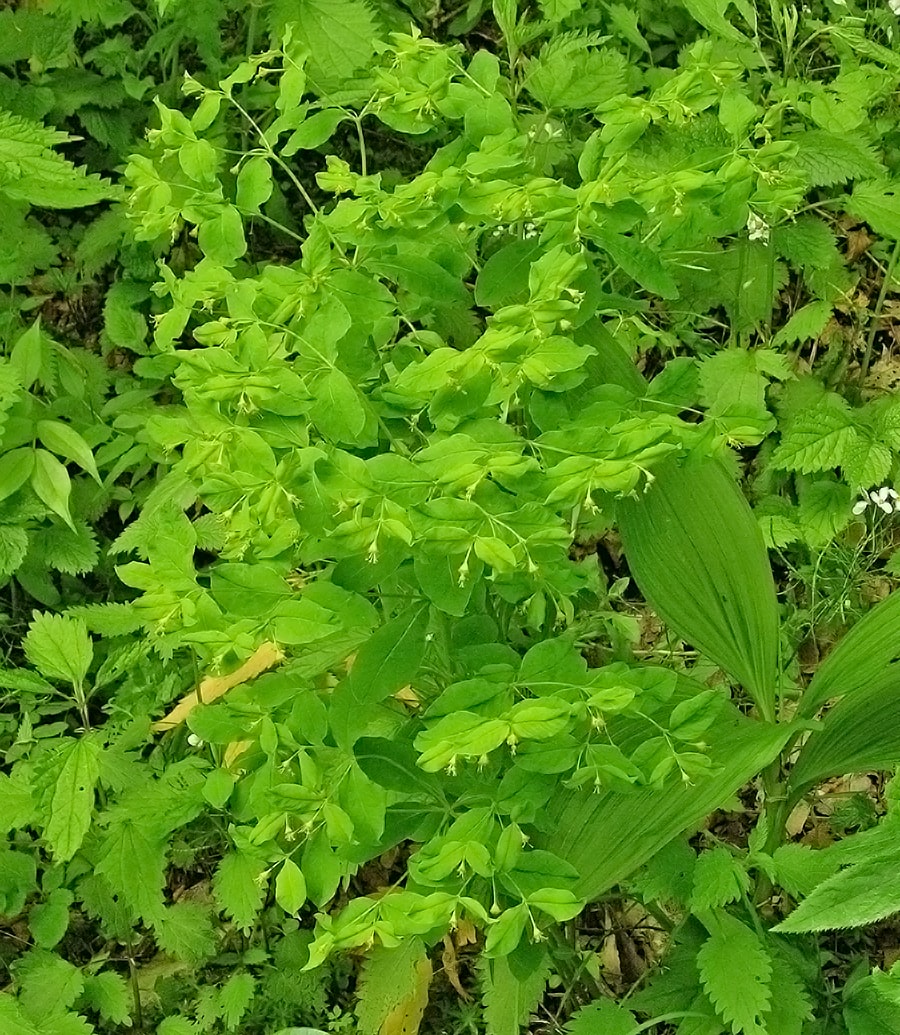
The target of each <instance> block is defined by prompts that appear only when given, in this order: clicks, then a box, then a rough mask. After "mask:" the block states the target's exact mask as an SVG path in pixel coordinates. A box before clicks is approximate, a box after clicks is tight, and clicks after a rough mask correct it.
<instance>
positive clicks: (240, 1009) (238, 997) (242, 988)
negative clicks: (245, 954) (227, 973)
mask: <svg viewBox="0 0 900 1035" xmlns="http://www.w3.org/2000/svg"><path fill="white" fill-rule="evenodd" d="M255 992H256V979H255V978H254V977H253V975H252V974H248V973H247V972H246V971H244V972H242V973H239V974H232V975H231V977H230V978H229V979H228V980H227V981H226V982H225V984H224V985H223V986H222V987H221V988H220V989H219V997H218V998H219V1007H220V1010H221V1013H222V1020H223V1022H224V1024H225V1030H226V1031H234V1030H235V1028H236V1027H237V1026H238V1025H239V1024H240V1022H241V1018H242V1017H243V1016H244V1014H245V1013H246V1012H247V1008H248V1007H249V1006H250V1003H251V1002H252V1001H253V996H254V994H255Z"/></svg>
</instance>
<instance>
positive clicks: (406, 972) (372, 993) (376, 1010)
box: [356, 938, 426, 1035]
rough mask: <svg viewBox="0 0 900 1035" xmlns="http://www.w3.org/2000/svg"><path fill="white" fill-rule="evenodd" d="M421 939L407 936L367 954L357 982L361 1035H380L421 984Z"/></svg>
mask: <svg viewBox="0 0 900 1035" xmlns="http://www.w3.org/2000/svg"><path fill="white" fill-rule="evenodd" d="M425 959H426V955H425V948H424V946H423V944H422V942H421V941H420V939H418V938H405V939H404V940H403V941H402V942H401V943H400V944H399V945H397V946H395V947H394V948H386V947H385V946H382V945H376V946H374V947H373V948H371V949H370V950H369V951H368V953H366V957H365V960H364V961H363V964H362V972H361V974H360V978H359V981H358V982H357V996H358V1002H357V1004H356V1019H357V1026H358V1027H357V1030H358V1032H359V1033H360V1035H379V1032H381V1031H383V1030H384V1029H383V1025H384V1023H385V1021H386V1020H387V1018H388V1017H389V1016H390V1015H391V1013H392V1012H393V1011H394V1010H395V1009H396V1008H397V1007H398V1006H399V1005H400V1004H401V1003H402V1002H403V1001H404V1000H405V999H407V998H409V996H411V995H412V994H413V993H414V992H415V990H416V987H417V983H418V968H419V966H420V965H421V964H422V963H423V962H424V961H425Z"/></svg>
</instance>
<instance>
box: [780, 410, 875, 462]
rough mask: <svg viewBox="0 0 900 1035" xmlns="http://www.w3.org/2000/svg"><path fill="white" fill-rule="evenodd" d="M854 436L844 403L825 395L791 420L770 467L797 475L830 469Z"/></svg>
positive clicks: (850, 443)
mask: <svg viewBox="0 0 900 1035" xmlns="http://www.w3.org/2000/svg"><path fill="white" fill-rule="evenodd" d="M856 435H857V432H856V428H855V427H854V425H853V417H852V414H851V413H850V408H849V406H848V405H847V403H846V401H845V400H844V399H842V398H841V397H840V396H837V395H834V394H833V393H832V394H829V395H828V396H826V397H825V399H823V400H822V401H821V402H820V403H819V405H817V406H814V407H811V408H809V409H806V410H801V411H800V412H799V413H798V414H796V415H795V416H794V417H793V419H792V420H791V421H790V423H789V424H788V426H787V428H786V429H785V431H784V432H783V434H782V436H781V442H780V443H779V444H778V447H777V448H776V450H775V452H774V453H773V454H772V461H771V463H772V466H773V467H774V468H776V470H778V469H780V470H785V471H798V472H799V473H800V474H813V473H814V472H816V471H829V470H833V469H834V468H835V467H840V466H841V464H842V463H843V462H844V455H845V453H846V451H847V450H848V449H849V448H850V447H851V446H852V445H853V443H854V442H855V440H856Z"/></svg>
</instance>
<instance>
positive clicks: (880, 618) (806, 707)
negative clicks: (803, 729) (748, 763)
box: [798, 593, 900, 718]
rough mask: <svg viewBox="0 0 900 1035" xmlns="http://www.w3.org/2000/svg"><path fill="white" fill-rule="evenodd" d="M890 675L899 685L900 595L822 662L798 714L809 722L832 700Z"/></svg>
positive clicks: (858, 626) (856, 627) (871, 615)
mask: <svg viewBox="0 0 900 1035" xmlns="http://www.w3.org/2000/svg"><path fill="white" fill-rule="evenodd" d="M891 675H892V676H893V680H894V684H895V685H900V593H892V594H891V595H890V596H889V597H888V598H887V599H886V600H883V601H882V602H881V603H880V604H879V605H878V606H877V607H874V608H873V609H872V610H871V611H870V612H869V613H868V614H867V615H866V616H865V618H863V619H862V620H861V621H860V622H858V623H857V624H856V625H854V626H853V628H852V629H851V630H850V632H848V633H847V635H846V636H845V637H844V638H843V639H842V640H841V641H840V643H839V644H838V645H837V646H836V647H835V648H834V650H833V651H832V652H831V653H830V654H829V655H828V657H827V658H826V659H825V660H824V661H823V662H822V664H821V665H820V666H819V668H818V670H817V672H816V674H815V676H813V679H812V682H811V683H810V684H809V686H808V687H807V688H806V692H805V693H804V695H803V699H802V701H801V702H800V708H799V709H798V714H799V715H801V716H805V717H806V718H810V717H812V716H813V715H815V713H816V712H817V711H818V710H819V708H821V706H822V705H823V704H824V703H825V702H826V701H827V700H829V699H830V698H832V697H837V696H839V695H844V696H851V695H853V694H856V693H858V692H859V691H861V690H865V689H867V688H871V687H872V686H873V685H875V684H879V685H881V684H883V683H885V682H886V680H887V679H888V677H889V676H891Z"/></svg>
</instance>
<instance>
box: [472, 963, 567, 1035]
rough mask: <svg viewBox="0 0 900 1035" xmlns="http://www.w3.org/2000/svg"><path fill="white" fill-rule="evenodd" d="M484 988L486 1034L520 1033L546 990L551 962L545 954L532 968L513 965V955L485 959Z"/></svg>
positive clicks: (505, 1034)
mask: <svg viewBox="0 0 900 1035" xmlns="http://www.w3.org/2000/svg"><path fill="white" fill-rule="evenodd" d="M479 969H480V972H481V981H482V988H483V989H484V993H483V995H484V1012H483V1019H484V1025H485V1032H486V1035H519V1032H520V1030H521V1026H522V1025H523V1024H524V1023H525V1022H526V1021H527V1020H528V1015H529V1014H530V1013H531V1011H532V1010H533V1009H534V1008H535V1007H536V1006H537V1004H538V1002H539V1001H540V998H541V996H542V995H543V993H544V986H545V985H546V983H547V977H548V975H549V972H550V962H549V959H548V958H547V955H546V953H545V952H544V953H542V954H541V955H540V956H539V957H538V959H537V961H536V965H533V966H532V967H530V968H529V969H526V970H520V969H519V968H515V969H514V968H513V958H512V957H509V956H501V957H498V958H497V959H487V958H483V959H482V961H481V964H480V967H479Z"/></svg>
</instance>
